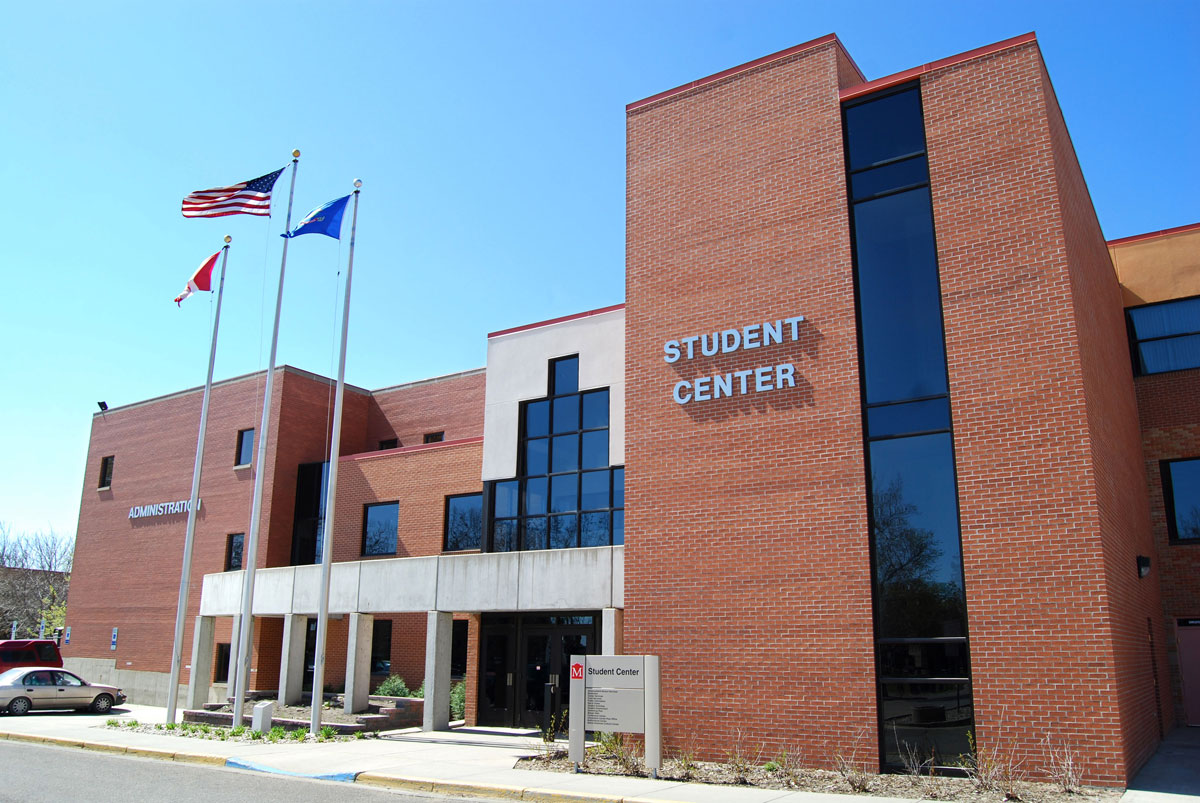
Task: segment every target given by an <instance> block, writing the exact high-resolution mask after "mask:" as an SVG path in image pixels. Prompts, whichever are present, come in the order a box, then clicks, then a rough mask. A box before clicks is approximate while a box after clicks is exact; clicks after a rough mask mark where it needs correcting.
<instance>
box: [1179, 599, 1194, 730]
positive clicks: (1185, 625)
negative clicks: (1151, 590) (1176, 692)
mask: <svg viewBox="0 0 1200 803" xmlns="http://www.w3.org/2000/svg"><path fill="white" fill-rule="evenodd" d="M1175 632H1176V633H1177V634H1178V636H1177V638H1178V641H1177V644H1178V646H1179V676H1180V678H1181V679H1182V681H1183V717H1184V719H1185V720H1186V722H1187V724H1189V725H1192V726H1200V619H1180V620H1179V621H1178V622H1177V623H1176V628H1175Z"/></svg>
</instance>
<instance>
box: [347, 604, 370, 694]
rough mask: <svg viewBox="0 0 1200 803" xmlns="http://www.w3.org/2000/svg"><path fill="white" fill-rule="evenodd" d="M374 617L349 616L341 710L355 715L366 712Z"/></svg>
mask: <svg viewBox="0 0 1200 803" xmlns="http://www.w3.org/2000/svg"><path fill="white" fill-rule="evenodd" d="M374 630H375V617H374V616H371V615H370V614H369V613H352V614H350V627H349V632H348V633H347V635H346V693H345V694H343V695H342V699H343V700H344V701H345V702H344V705H343V707H342V710H343V711H345V712H346V713H347V714H357V713H359V712H360V711H366V710H367V702H368V698H369V697H370V694H371V688H370V687H371V635H372V633H373V631H374Z"/></svg>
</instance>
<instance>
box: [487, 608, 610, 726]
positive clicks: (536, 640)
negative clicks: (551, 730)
mask: <svg viewBox="0 0 1200 803" xmlns="http://www.w3.org/2000/svg"><path fill="white" fill-rule="evenodd" d="M596 619H597V617H596V616H595V615H593V614H590V613H589V614H578V615H573V616H557V615H556V616H546V615H538V614H528V615H525V616H513V615H495V616H489V615H487V614H485V615H484V617H483V622H482V626H481V628H480V645H479V646H480V649H479V723H480V724H486V725H501V726H507V727H520V728H544V727H548V726H549V725H550V721H551V718H553V719H554V724H555V726H556V727H557V728H559V729H564V730H565V728H566V724H567V722H566V717H565V716H564V715H563V712H564V711H565V709H566V708H567V705H568V704H569V702H570V691H569V689H570V685H569V684H570V675H571V668H570V662H571V656H572V655H589V654H592V653H594V652H595V651H596V644H597V637H596V626H597V622H596Z"/></svg>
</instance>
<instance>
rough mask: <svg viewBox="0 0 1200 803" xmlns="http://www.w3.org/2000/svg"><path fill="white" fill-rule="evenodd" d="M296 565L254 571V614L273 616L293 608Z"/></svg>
mask: <svg viewBox="0 0 1200 803" xmlns="http://www.w3.org/2000/svg"><path fill="white" fill-rule="evenodd" d="M295 580H296V567H294V566H281V567H278V568H274V569H258V570H257V571H255V572H254V615H255V616H273V615H279V614H284V613H288V612H289V611H291V609H292V590H293V585H294V583H295Z"/></svg>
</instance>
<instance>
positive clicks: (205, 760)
mask: <svg viewBox="0 0 1200 803" xmlns="http://www.w3.org/2000/svg"><path fill="white" fill-rule="evenodd" d="M173 758H174V760H175V761H180V762H183V763H184V764H209V765H212V766H215V767H224V766H225V765H226V764H228V763H229V759H227V758H225V757H224V756H210V755H207V754H205V753H175V754H174V756H173Z"/></svg>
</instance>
